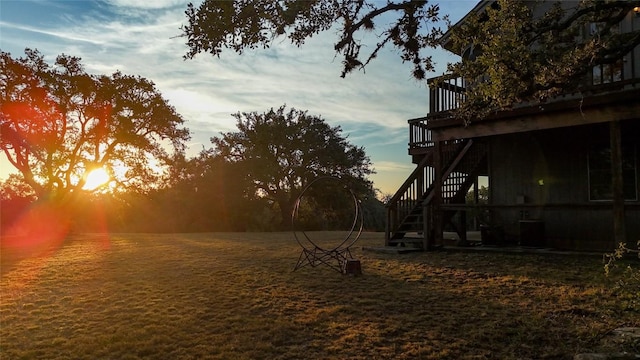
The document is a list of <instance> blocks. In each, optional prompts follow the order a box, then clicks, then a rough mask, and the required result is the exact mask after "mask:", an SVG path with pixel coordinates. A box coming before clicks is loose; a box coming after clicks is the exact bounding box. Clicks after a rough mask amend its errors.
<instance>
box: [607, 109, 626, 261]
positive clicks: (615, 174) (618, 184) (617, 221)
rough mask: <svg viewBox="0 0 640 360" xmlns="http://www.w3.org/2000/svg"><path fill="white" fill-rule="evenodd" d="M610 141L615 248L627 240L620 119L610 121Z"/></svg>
mask: <svg viewBox="0 0 640 360" xmlns="http://www.w3.org/2000/svg"><path fill="white" fill-rule="evenodd" d="M609 141H610V146H611V187H612V191H613V241H614V243H613V245H614V246H613V248H616V247H617V246H618V244H620V243H626V242H627V241H626V227H625V219H624V217H625V214H624V186H623V176H622V140H621V134H620V121H612V122H610V123H609Z"/></svg>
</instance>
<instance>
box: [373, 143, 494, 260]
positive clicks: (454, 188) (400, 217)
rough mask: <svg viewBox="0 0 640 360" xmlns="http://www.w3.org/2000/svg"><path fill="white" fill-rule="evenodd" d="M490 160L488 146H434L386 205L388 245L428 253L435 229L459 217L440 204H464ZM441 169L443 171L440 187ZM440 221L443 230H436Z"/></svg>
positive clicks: (463, 144) (471, 144)
mask: <svg viewBox="0 0 640 360" xmlns="http://www.w3.org/2000/svg"><path fill="white" fill-rule="evenodd" d="M438 155H440V156H438ZM486 157H487V151H486V147H485V145H484V144H483V143H481V142H476V141H474V140H473V139H467V140H455V141H450V142H441V143H440V144H436V145H435V146H432V147H431V148H430V149H429V151H427V152H426V154H425V155H424V157H423V158H422V160H421V161H420V162H419V163H418V164H417V166H416V169H415V170H414V171H413V172H412V173H411V174H410V175H409V177H408V178H407V180H406V181H405V182H404V183H403V184H402V186H401V187H400V189H398V191H397V192H396V193H395V195H394V196H393V197H392V198H391V199H390V200H389V202H388V203H387V204H386V208H387V225H386V231H385V245H386V246H408V247H417V248H422V249H428V248H429V247H430V244H432V243H433V241H432V240H433V238H434V235H435V234H434V229H436V228H439V229H442V226H443V224H444V223H446V222H448V221H449V220H450V219H451V218H452V217H453V216H454V215H455V213H456V212H455V211H446V212H444V211H442V210H441V208H440V206H439V204H464V202H465V196H466V194H467V192H468V191H469V189H470V188H471V186H472V185H473V183H474V182H475V180H476V178H477V176H478V174H479V173H480V172H481V171H483V170H484V168H486ZM439 164H441V166H438V165H439ZM438 168H441V169H443V170H442V171H440V175H439V176H440V182H439V184H438V181H436V180H437V176H438V175H437V173H438V171H437V169H438ZM438 185H439V186H438ZM438 188H439V190H440V191H438ZM436 215H437V216H436ZM436 221H438V222H440V224H439V227H436V226H434V225H437V224H436V223H435V222H436ZM461 231H464V230H461Z"/></svg>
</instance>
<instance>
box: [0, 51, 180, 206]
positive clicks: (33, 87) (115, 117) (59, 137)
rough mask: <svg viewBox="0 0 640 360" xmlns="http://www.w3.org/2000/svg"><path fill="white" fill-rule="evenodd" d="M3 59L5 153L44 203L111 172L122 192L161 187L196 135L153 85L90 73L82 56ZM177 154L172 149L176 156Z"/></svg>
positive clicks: (0, 108)
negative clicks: (161, 174) (166, 169)
mask: <svg viewBox="0 0 640 360" xmlns="http://www.w3.org/2000/svg"><path fill="white" fill-rule="evenodd" d="M25 54H26V56H25V57H22V58H13V57H11V55H10V54H9V53H6V52H0V127H1V131H2V135H1V137H0V149H2V151H3V152H4V155H5V156H6V157H7V158H8V160H9V162H10V163H11V164H12V165H13V166H14V167H15V168H16V169H17V170H18V171H19V172H20V173H21V174H22V176H23V177H24V181H25V182H26V183H27V184H29V186H31V187H32V188H33V190H34V191H35V193H36V195H37V197H38V199H39V200H40V201H44V200H53V201H54V202H61V201H65V200H68V199H69V198H72V197H73V196H74V195H75V194H80V193H83V192H84V191H87V190H85V189H83V188H84V185H85V182H86V179H87V174H88V173H89V172H90V171H92V170H93V169H96V168H104V169H106V170H107V171H108V172H109V173H110V174H111V176H112V178H113V179H114V181H115V182H116V183H117V184H118V186H120V187H121V188H141V187H146V186H148V185H149V184H151V183H153V182H154V181H155V180H156V179H157V176H158V174H157V173H156V170H157V169H158V167H159V166H162V164H163V163H164V162H165V161H166V160H167V159H168V158H169V156H170V153H171V152H182V151H184V142H185V141H186V140H187V139H189V131H188V130H187V129H186V128H183V127H182V125H183V123H184V119H183V118H182V117H181V116H180V115H179V114H177V113H176V111H175V109H174V108H173V107H172V106H171V105H169V104H168V103H167V101H166V100H165V99H164V98H163V97H162V95H161V94H160V92H159V91H158V90H157V89H156V87H155V85H154V84H153V82H151V81H149V80H147V79H145V78H142V77H139V76H130V75H125V74H122V73H121V72H115V73H114V74H112V75H110V76H107V75H101V76H97V75H91V74H88V73H87V72H86V71H85V70H84V68H83V66H82V63H81V62H80V59H79V58H77V57H73V56H69V55H60V56H58V57H57V59H56V61H55V64H53V65H50V64H48V63H46V62H45V60H44V57H43V55H42V54H40V53H39V52H38V51H34V50H29V49H27V50H26V51H25ZM171 148H172V151H169V150H168V149H171Z"/></svg>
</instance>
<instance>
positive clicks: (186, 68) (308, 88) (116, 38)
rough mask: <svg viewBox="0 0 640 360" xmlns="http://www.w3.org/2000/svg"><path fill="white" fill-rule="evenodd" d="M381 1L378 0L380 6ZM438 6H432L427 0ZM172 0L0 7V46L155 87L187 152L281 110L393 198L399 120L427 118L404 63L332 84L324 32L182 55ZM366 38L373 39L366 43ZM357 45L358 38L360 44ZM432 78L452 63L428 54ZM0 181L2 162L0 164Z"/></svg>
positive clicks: (336, 73)
mask: <svg viewBox="0 0 640 360" xmlns="http://www.w3.org/2000/svg"><path fill="white" fill-rule="evenodd" d="M381 1H382V0H381ZM435 2H438V1H435ZM187 3H188V1H182V0H154V1H142V0H105V1H80V0H76V1H50V0H33V1H26V0H24V1H23V0H20V1H6V0H2V1H0V49H2V50H3V51H6V52H9V53H11V55H12V56H13V57H20V56H23V55H24V49H25V48H27V47H28V48H33V49H38V50H39V51H40V52H41V53H43V54H44V56H45V59H46V60H47V62H49V63H53V61H54V59H55V57H56V56H57V55H59V54H61V53H65V54H68V55H72V56H78V57H81V58H82V63H83V64H84V65H85V67H86V70H87V71H88V72H89V73H94V74H111V73H113V72H115V71H116V70H120V71H121V72H123V73H125V74H130V75H140V76H143V77H145V78H147V79H150V80H152V81H153V82H155V83H156V85H157V87H158V89H159V90H160V92H161V93H162V94H163V96H164V97H165V98H166V99H168V101H169V103H170V104H171V105H173V106H174V107H175V108H176V110H177V111H178V113H180V114H181V115H182V116H183V117H184V118H185V119H186V121H187V123H186V126H187V127H188V128H189V129H190V130H191V132H192V141H191V142H190V143H189V155H191V156H193V155H196V154H197V153H198V152H199V151H200V150H202V149H203V147H204V148H210V147H211V142H210V141H209V138H210V137H212V136H217V135H219V133H220V132H221V131H234V130H236V128H235V119H234V118H233V117H231V115H230V114H232V113H236V112H238V111H240V112H251V111H257V112H259V113H262V112H265V111H268V110H269V109H270V108H272V107H273V108H277V107H279V106H280V105H283V104H286V105H287V106H288V107H295V108H297V109H300V110H308V111H309V113H310V114H313V115H320V116H322V117H323V118H324V119H325V120H326V121H327V122H328V123H329V124H330V125H331V126H337V125H339V126H341V127H342V129H343V135H348V139H349V141H350V142H351V143H352V144H355V145H358V146H364V147H365V149H366V152H367V154H368V155H369V156H370V158H371V160H372V162H373V164H374V168H375V170H376V172H377V174H375V175H372V176H371V179H372V180H373V181H374V186H375V187H376V188H378V189H380V190H381V191H382V192H383V193H394V192H395V191H396V189H397V188H398V187H399V186H400V185H401V184H402V183H403V182H404V180H405V179H406V177H407V175H408V174H409V173H410V172H411V170H412V169H413V165H412V164H411V159H410V157H409V156H408V155H407V142H408V138H409V131H408V129H409V128H408V125H407V119H410V118H416V117H420V116H424V115H426V113H427V108H428V104H427V88H426V84H424V83H419V82H417V81H416V80H414V79H413V78H412V77H411V75H410V72H411V69H412V67H411V64H402V62H401V60H400V57H399V56H398V54H397V53H396V52H395V50H394V49H392V48H389V49H387V50H385V51H383V52H382V53H381V54H380V56H379V57H378V58H377V59H376V60H374V61H373V62H372V63H371V64H369V65H368V67H367V69H366V73H363V72H361V71H360V72H357V73H353V74H352V75H349V76H347V77H346V78H345V79H342V78H340V71H341V59H340V58H338V57H335V53H334V51H333V43H334V42H335V40H336V39H337V37H336V36H335V34H334V32H332V31H329V32H326V33H323V34H320V35H319V36H316V37H314V38H313V39H311V40H309V41H307V43H306V44H305V45H304V46H302V47H301V48H296V47H295V46H293V45H291V44H290V43H289V41H288V40H286V39H282V40H281V41H279V42H277V43H276V44H274V46H272V47H271V48H270V49H267V50H263V49H259V50H255V51H248V52H247V53H245V54H243V55H237V54H235V53H233V52H230V51H223V53H222V55H221V58H220V59H217V58H214V57H212V56H211V55H208V54H200V55H199V56H197V57H196V58H195V59H193V60H183V55H184V54H185V53H186V52H187V47H186V45H185V39H184V38H180V37H179V35H180V34H181V30H180V26H181V25H183V24H186V16H185V15H184V10H185V9H186V4H187ZM439 3H440V6H441V9H442V11H443V13H444V14H449V15H450V17H451V20H452V21H453V22H456V21H457V20H459V19H460V18H461V17H462V16H463V15H464V14H466V13H467V12H468V11H469V10H470V9H471V8H473V6H474V5H475V4H476V3H477V1H475V0H458V1H455V0H453V1H452V0H441V1H439ZM372 39H373V37H372ZM365 41H366V39H365ZM433 54H434V57H435V60H436V62H437V71H436V72H435V73H432V74H428V77H432V76H436V75H438V74H441V73H442V72H444V69H445V67H446V64H447V62H452V61H455V60H456V58H455V57H453V56H450V55H448V54H446V53H445V52H444V51H441V50H438V51H435V50H434V52H433ZM0 166H1V167H2V171H1V172H0V177H3V178H4V177H6V174H7V170H8V169H9V170H10V167H11V166H10V164H8V162H7V161H6V159H4V158H3V159H2V162H1V163H0Z"/></svg>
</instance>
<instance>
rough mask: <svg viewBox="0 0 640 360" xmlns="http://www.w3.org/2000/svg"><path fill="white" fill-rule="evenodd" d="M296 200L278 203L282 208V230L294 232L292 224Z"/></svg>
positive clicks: (283, 200)
mask: <svg viewBox="0 0 640 360" xmlns="http://www.w3.org/2000/svg"><path fill="white" fill-rule="evenodd" d="M295 201H296V200H295V199H293V200H289V199H282V200H279V201H278V206H279V207H280V216H281V217H282V219H281V220H280V227H281V230H292V229H293V224H292V222H291V219H292V215H293V206H294V205H295Z"/></svg>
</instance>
